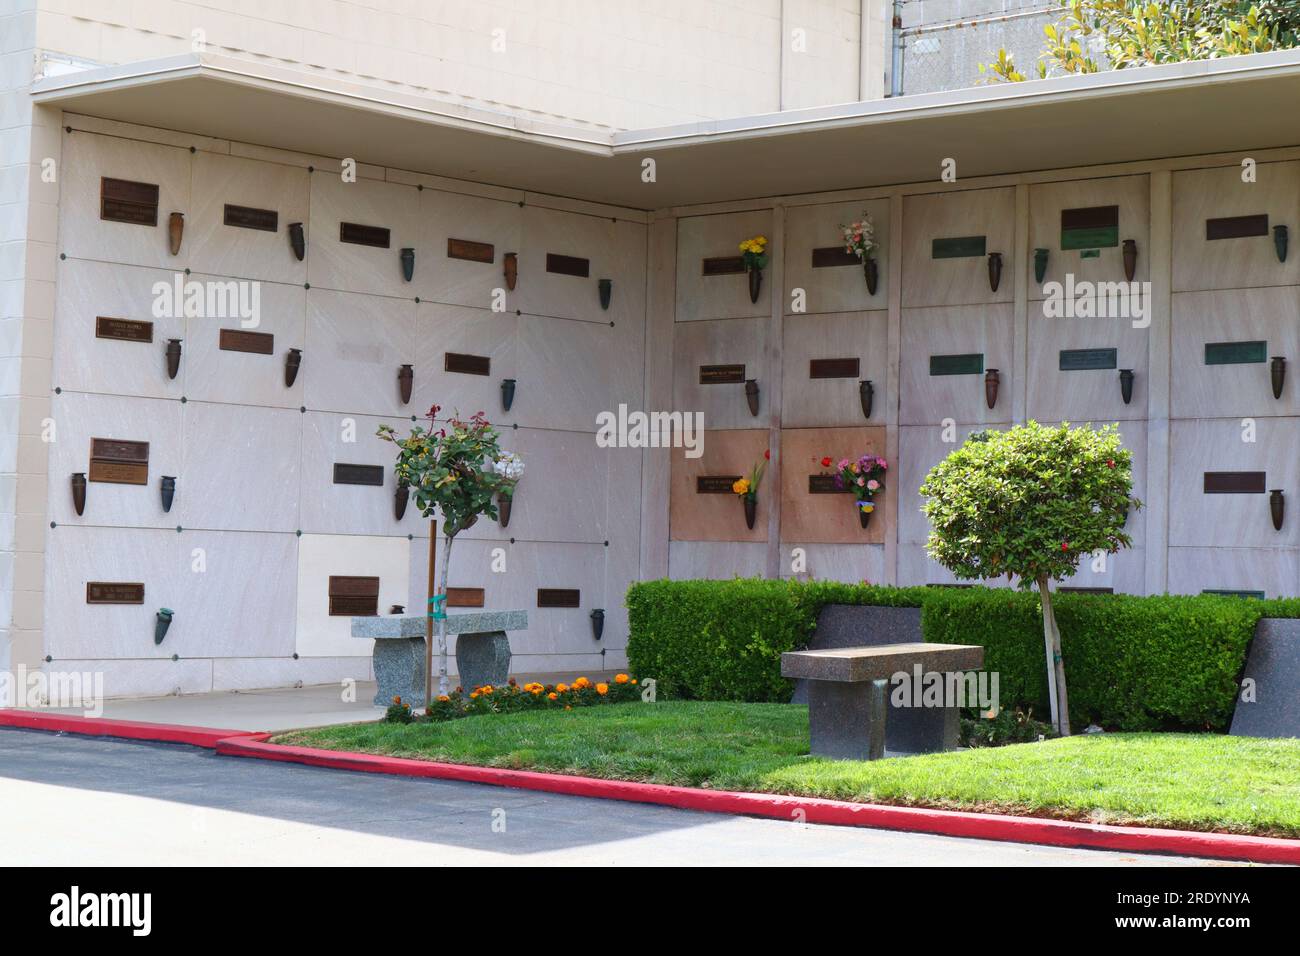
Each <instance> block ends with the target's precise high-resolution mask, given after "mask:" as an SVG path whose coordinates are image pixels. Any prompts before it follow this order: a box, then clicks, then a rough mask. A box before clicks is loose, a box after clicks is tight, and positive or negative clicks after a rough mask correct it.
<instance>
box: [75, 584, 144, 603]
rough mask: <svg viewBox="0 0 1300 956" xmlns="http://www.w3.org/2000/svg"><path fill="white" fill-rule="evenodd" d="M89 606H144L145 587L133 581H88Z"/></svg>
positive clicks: (87, 597) (87, 596)
mask: <svg viewBox="0 0 1300 956" xmlns="http://www.w3.org/2000/svg"><path fill="white" fill-rule="evenodd" d="M86 603H87V604H143V603H144V585H143V584H141V583H138V582H131V581H87V582H86Z"/></svg>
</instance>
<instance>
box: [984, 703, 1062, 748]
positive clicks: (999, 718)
mask: <svg viewBox="0 0 1300 956" xmlns="http://www.w3.org/2000/svg"><path fill="white" fill-rule="evenodd" d="M1055 736H1057V733H1056V728H1055V727H1053V726H1052V725H1051V724H1045V723H1043V722H1042V721H1041V720H1035V719H1034V712H1033V710H1032V709H1030V710H1022V709H1021V708H1019V707H1016V708H1013V709H1011V710H1000V711H998V713H997V714H996V715H995V716H993V717H978V718H974V719H967V718H965V717H963V718H962V719H961V743H962V746H963V747H1005V746H1006V745H1007V744H1027V743H1033V742H1034V741H1038V740H1050V739H1051V738H1053V737H1055Z"/></svg>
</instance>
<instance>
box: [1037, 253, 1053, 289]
mask: <svg viewBox="0 0 1300 956" xmlns="http://www.w3.org/2000/svg"><path fill="white" fill-rule="evenodd" d="M1051 254H1052V250H1050V249H1042V248H1038V249H1035V250H1034V281H1035V282H1037V283H1038V284H1039V285H1042V284H1043V280H1044V279H1046V278H1047V257H1048V256H1050V255H1051Z"/></svg>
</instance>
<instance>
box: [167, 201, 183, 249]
mask: <svg viewBox="0 0 1300 956" xmlns="http://www.w3.org/2000/svg"><path fill="white" fill-rule="evenodd" d="M184 238H185V213H183V212H174V213H172V214H171V216H170V217H169V218H168V220H167V247H168V248H169V249H170V250H171V254H172V255H174V256H178V255H180V254H181V241H182V240H183V239H184Z"/></svg>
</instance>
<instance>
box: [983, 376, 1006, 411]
mask: <svg viewBox="0 0 1300 956" xmlns="http://www.w3.org/2000/svg"><path fill="white" fill-rule="evenodd" d="M1001 382H1002V376H1001V375H1000V374H999V373H998V370H997V369H995V368H991V369H989V370H988V371H987V372H985V373H984V401H985V402H986V403H987V404H988V406H989V408H992V407H993V406H994V405H996V404H997V403H998V385H1000V384H1001Z"/></svg>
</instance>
